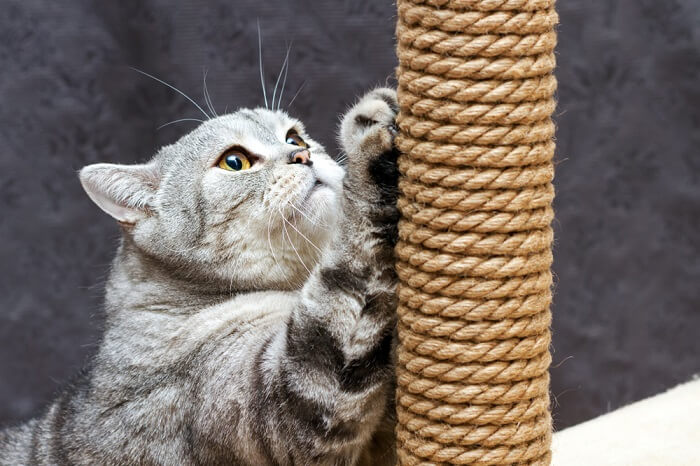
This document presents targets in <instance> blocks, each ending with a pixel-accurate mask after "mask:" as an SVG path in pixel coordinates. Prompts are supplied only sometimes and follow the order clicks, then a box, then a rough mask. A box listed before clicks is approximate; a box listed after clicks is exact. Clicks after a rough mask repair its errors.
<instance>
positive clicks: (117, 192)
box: [80, 163, 159, 224]
mask: <svg viewBox="0 0 700 466" xmlns="http://www.w3.org/2000/svg"><path fill="white" fill-rule="evenodd" d="M158 182H159V176H158V170H157V168H156V166H155V165H154V164H152V163H149V164H142V165H116V164H111V163H96V164H94V165H88V166H87V167H85V168H83V169H82V170H80V183H81V184H82V185H83V189H85V192H86V193H87V195H88V196H90V199H92V200H93V202H94V203H95V204H97V206H98V207H99V208H100V209H102V210H104V211H105V212H107V213H108V214H109V215H111V216H112V217H114V218H115V219H117V220H118V221H119V222H121V223H126V224H134V223H136V222H137V221H138V220H140V219H142V218H144V217H146V216H148V214H149V212H150V210H151V207H152V205H153V198H154V196H155V192H156V189H157V188H158Z"/></svg>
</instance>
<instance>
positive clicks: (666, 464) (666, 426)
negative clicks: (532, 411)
mask: <svg viewBox="0 0 700 466" xmlns="http://www.w3.org/2000/svg"><path fill="white" fill-rule="evenodd" d="M552 450H553V456H552V464H553V465H554V466H578V465H586V466H589V465H596V466H608V465H615V466H627V465H630V466H632V465H634V466H647V465H648V466H652V465H653V466H676V465H682V466H685V465H688V466H691V465H692V466H698V465H700V379H696V380H693V381H691V382H688V383H685V384H683V385H679V386H677V387H675V388H673V389H671V390H669V391H667V392H665V393H661V394H659V395H656V396H653V397H651V398H647V399H645V400H642V401H638V402H636V403H633V404H631V405H628V406H625V407H623V408H620V409H618V410H616V411H613V412H610V413H608V414H605V415H603V416H600V417H598V418H595V419H592V420H590V421H587V422H584V423H582V424H579V425H576V426H574V427H570V428H568V429H565V430H563V431H561V432H557V433H556V434H555V435H554V441H553V444H552Z"/></svg>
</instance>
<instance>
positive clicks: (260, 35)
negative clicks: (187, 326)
mask: <svg viewBox="0 0 700 466" xmlns="http://www.w3.org/2000/svg"><path fill="white" fill-rule="evenodd" d="M258 64H259V68H260V86H262V91H263V98H264V99H265V108H267V109H269V108H270V107H269V106H268V105H267V91H266V90H265V77H264V73H263V63H262V34H261V33H260V20H258Z"/></svg>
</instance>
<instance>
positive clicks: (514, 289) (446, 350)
mask: <svg viewBox="0 0 700 466" xmlns="http://www.w3.org/2000/svg"><path fill="white" fill-rule="evenodd" d="M557 19H558V18H557V14H556V11H555V10H554V0H398V25H397V38H398V46H397V52H398V57H399V69H398V83H399V92H398V96H399V104H400V107H401V111H400V112H399V116H398V119H397V123H398V126H399V130H400V132H399V136H398V138H397V145H398V147H399V149H400V151H401V153H402V155H401V156H400V158H399V170H400V172H401V179H400V181H399V189H400V197H399V203H398V205H399V209H400V211H401V214H402V219H401V221H400V223H399V243H398V245H397V247H396V255H397V265H396V269H397V271H398V274H399V278H400V280H401V283H400V285H399V291H398V293H399V303H400V304H399V348H398V367H397V376H398V392H397V414H398V421H399V422H398V426H397V438H398V456H399V460H400V462H401V464H404V465H436V464H474V465H502V464H537V465H541V464H549V462H550V449H549V447H550V439H551V416H550V413H549V375H548V368H549V364H550V362H551V358H550V355H549V349H548V347H549V343H550V331H549V327H550V321H551V316H550V312H549V305H550V301H551V290H550V288H551V285H552V276H551V272H550V266H551V263H552V254H551V245H552V230H551V228H550V223H551V221H552V218H553V212H552V200H553V198H554V189H553V187H552V184H551V182H552V178H553V174H554V171H553V165H552V156H553V154H554V143H553V136H554V125H553V123H552V121H551V115H552V112H553V111H554V107H555V102H554V99H553V94H554V91H555V89H556V80H555V78H554V76H553V75H552V71H553V69H554V66H555V58H554V46H555V43H556V34H555V32H554V26H555V25H556V23H557Z"/></svg>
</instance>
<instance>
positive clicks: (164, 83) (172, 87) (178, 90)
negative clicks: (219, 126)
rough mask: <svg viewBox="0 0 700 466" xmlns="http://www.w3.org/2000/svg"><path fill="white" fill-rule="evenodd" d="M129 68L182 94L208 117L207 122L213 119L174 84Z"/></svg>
mask: <svg viewBox="0 0 700 466" xmlns="http://www.w3.org/2000/svg"><path fill="white" fill-rule="evenodd" d="M129 68H131V69H132V70H134V71H136V72H137V73H141V74H142V75H144V76H148V77H149V78H151V79H153V80H156V81H158V82H159V83H161V84H163V85H164V86H168V87H169V88H170V89H172V90H174V91H175V92H177V93H178V94H180V95H181V96H183V97H184V98H185V99H187V100H189V101H190V102H192V104H193V105H194V106H195V107H197V108H198V109H199V111H200V112H202V113H203V114H204V116H205V117H207V120H210V119H211V116H210V115H209V114H208V113H207V112H205V111H204V109H203V108H202V107H200V106H199V104H198V103H197V102H195V101H194V100H192V98H191V97H190V96H188V95H187V94H185V93H184V92H182V91H181V90H180V89H178V88H177V87H175V86H173V85H172V84H168V83H166V82H165V81H163V80H162V79H158V78H156V77H155V76H153V75H152V74H148V73H146V72H145V71H141V70H140V69H138V68H134V67H133V66H130V67H129Z"/></svg>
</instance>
